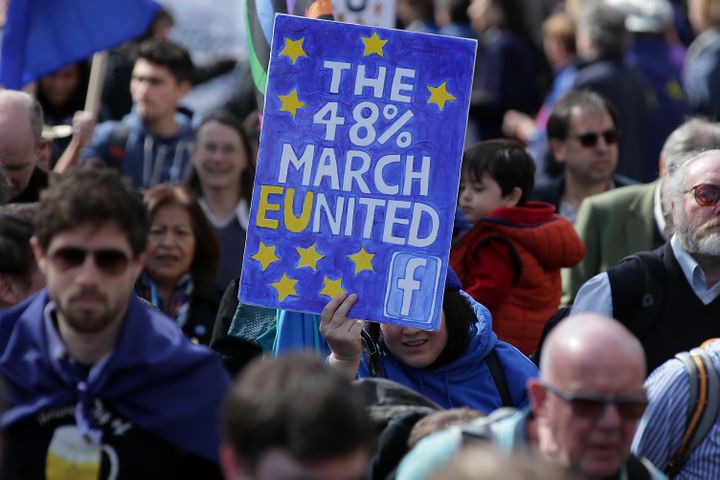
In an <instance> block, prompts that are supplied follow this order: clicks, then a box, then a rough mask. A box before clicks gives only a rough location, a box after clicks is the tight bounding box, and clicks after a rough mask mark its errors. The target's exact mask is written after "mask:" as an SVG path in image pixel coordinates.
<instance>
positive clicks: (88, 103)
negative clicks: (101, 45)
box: [85, 50, 108, 115]
mask: <svg viewBox="0 0 720 480" xmlns="http://www.w3.org/2000/svg"><path fill="white" fill-rule="evenodd" d="M107 59H108V52H107V50H101V51H99V52H96V53H95V54H94V55H93V59H92V66H91V67H90V80H89V81H88V89H87V95H86V96H85V111H86V112H91V113H92V114H93V115H97V114H98V113H99V111H100V98H101V96H102V88H103V83H104V82H105V69H106V66H107Z"/></svg>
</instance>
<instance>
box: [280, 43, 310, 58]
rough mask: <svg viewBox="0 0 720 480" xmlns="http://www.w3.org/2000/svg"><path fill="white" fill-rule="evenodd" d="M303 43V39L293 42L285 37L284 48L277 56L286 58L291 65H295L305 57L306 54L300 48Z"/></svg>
mask: <svg viewBox="0 0 720 480" xmlns="http://www.w3.org/2000/svg"><path fill="white" fill-rule="evenodd" d="M304 41H305V38H299V39H297V40H293V39H291V38H289V37H285V46H284V47H283V49H282V51H281V52H280V55H279V56H281V57H282V56H285V57H288V58H289V59H290V60H291V61H292V63H295V62H296V61H297V59H298V58H300V57H307V53H305V50H304V49H303V47H302V45H303V42H304Z"/></svg>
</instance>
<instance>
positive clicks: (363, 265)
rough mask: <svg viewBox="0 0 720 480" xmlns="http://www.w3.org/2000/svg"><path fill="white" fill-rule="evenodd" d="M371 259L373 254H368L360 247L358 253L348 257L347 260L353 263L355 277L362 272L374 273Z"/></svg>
mask: <svg viewBox="0 0 720 480" xmlns="http://www.w3.org/2000/svg"><path fill="white" fill-rule="evenodd" d="M373 257H375V254H374V253H368V252H367V251H366V250H365V247H361V248H360V251H359V252H357V253H354V254H352V255H350V256H348V258H349V259H350V260H352V261H353V262H354V263H355V275H357V274H358V273H360V272H362V271H363V270H370V271H374V270H375V269H374V268H373V265H372V259H373Z"/></svg>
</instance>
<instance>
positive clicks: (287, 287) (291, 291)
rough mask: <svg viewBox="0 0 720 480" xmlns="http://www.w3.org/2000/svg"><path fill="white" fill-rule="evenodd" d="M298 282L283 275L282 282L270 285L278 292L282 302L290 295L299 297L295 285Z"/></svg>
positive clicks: (279, 299)
mask: <svg viewBox="0 0 720 480" xmlns="http://www.w3.org/2000/svg"><path fill="white" fill-rule="evenodd" d="M297 282H298V281H297V280H293V279H292V278H289V277H288V276H287V275H285V274H284V273H283V274H282V277H280V280H278V281H277V282H275V283H271V284H270V285H272V286H273V288H275V290H277V292H278V301H279V302H282V301H283V300H285V299H286V298H287V297H288V296H290V295H297V291H296V290H295V284H296V283H297Z"/></svg>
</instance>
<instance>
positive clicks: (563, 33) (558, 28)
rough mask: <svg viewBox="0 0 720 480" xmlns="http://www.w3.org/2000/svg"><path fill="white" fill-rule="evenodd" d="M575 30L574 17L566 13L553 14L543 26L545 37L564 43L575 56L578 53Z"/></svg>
mask: <svg viewBox="0 0 720 480" xmlns="http://www.w3.org/2000/svg"><path fill="white" fill-rule="evenodd" d="M575 30H576V27H575V22H574V21H573V19H572V17H571V16H570V15H568V14H567V13H564V12H556V13H553V14H552V15H550V16H549V17H548V18H547V19H546V20H545V21H544V22H543V24H542V33H543V36H544V37H547V38H550V39H553V40H555V41H557V42H560V43H562V45H563V47H564V48H565V49H566V50H567V51H568V52H570V53H573V54H574V53H575V52H576V49H575Z"/></svg>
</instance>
